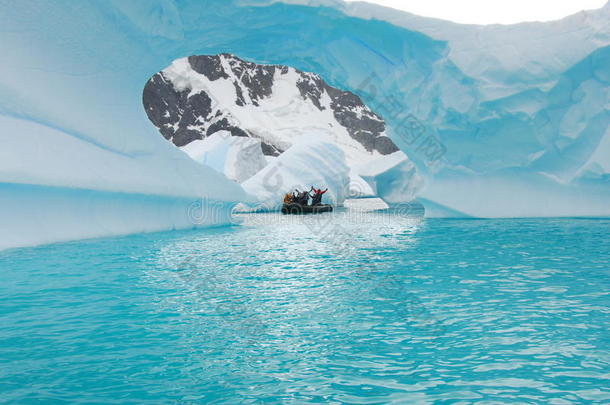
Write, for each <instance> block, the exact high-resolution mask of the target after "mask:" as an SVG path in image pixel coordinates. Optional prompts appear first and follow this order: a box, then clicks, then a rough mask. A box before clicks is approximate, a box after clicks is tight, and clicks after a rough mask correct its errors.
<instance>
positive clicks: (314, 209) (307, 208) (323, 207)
mask: <svg viewBox="0 0 610 405" xmlns="http://www.w3.org/2000/svg"><path fill="white" fill-rule="evenodd" d="M332 210H333V206H332V205H328V204H320V205H301V204H284V205H283V206H282V214H291V215H303V214H321V213H323V212H332Z"/></svg>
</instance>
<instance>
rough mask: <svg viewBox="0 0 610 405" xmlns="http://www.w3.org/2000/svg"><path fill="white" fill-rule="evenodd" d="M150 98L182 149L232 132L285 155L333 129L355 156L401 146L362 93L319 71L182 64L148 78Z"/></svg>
mask: <svg viewBox="0 0 610 405" xmlns="http://www.w3.org/2000/svg"><path fill="white" fill-rule="evenodd" d="M143 103H144V107H145V110H146V113H147V114H148V117H149V118H150V120H151V121H152V122H153V124H154V125H155V126H156V127H157V128H159V131H160V132H161V134H162V135H163V136H164V137H165V138H166V139H168V140H170V141H171V142H173V143H174V144H175V145H176V146H179V147H181V146H184V145H187V144H189V143H191V142H193V141H195V140H201V139H204V138H206V137H209V136H211V135H212V134H214V133H216V132H218V131H228V132H230V133H231V135H232V136H237V137H254V138H259V139H260V140H261V147H262V150H263V153H264V154H265V155H267V156H278V155H279V154H281V153H282V152H283V151H285V150H286V149H287V148H289V147H290V146H291V145H292V144H293V143H294V141H296V138H297V137H298V136H299V135H305V134H306V133H312V132H326V133H331V134H332V136H333V138H334V139H335V140H336V142H337V143H338V144H339V145H340V146H343V149H345V150H346V152H347V155H348V159H349V158H350V157H352V158H354V159H356V155H358V154H369V155H376V156H378V155H388V154H391V153H393V152H396V151H398V148H397V147H396V145H395V144H394V143H393V142H392V140H391V139H390V138H389V137H388V136H387V135H386V134H385V123H384V121H383V119H382V118H381V117H380V116H378V115H377V114H375V113H374V112H373V111H371V109H370V108H368V107H367V106H366V105H365V104H364V103H363V102H362V100H361V99H360V98H359V97H358V96H357V95H355V94H353V93H350V92H347V91H342V90H339V89H336V88H334V87H331V86H329V85H328V84H326V83H325V82H324V80H322V78H321V77H320V76H318V75H316V74H313V73H307V72H302V71H300V70H297V69H294V68H291V67H288V66H282V65H259V64H256V63H252V62H248V61H244V60H242V59H239V58H238V57H236V56H234V55H230V54H220V55H202V56H190V57H188V58H184V59H179V60H177V61H175V62H174V63H173V64H172V65H171V66H170V67H168V68H167V69H164V70H163V71H161V72H159V73H157V74H156V75H154V76H153V77H152V78H151V79H150V80H149V81H148V83H147V84H146V86H145V88H144V94H143ZM304 129H306V131H304Z"/></svg>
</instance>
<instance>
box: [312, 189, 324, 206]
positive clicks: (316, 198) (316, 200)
mask: <svg viewBox="0 0 610 405" xmlns="http://www.w3.org/2000/svg"><path fill="white" fill-rule="evenodd" d="M312 190H313V195H312V196H311V205H320V204H322V196H323V195H324V194H325V193H326V192H327V191H328V189H326V190H322V189H321V188H315V187H312Z"/></svg>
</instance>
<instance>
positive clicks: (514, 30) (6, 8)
mask: <svg viewBox="0 0 610 405" xmlns="http://www.w3.org/2000/svg"><path fill="white" fill-rule="evenodd" d="M609 20H610V4H607V5H606V6H605V7H603V8H601V9H599V10H591V11H586V12H582V13H579V14H576V15H573V16H570V17H567V18H565V19H563V20H560V21H555V22H549V23H524V24H516V25H510V26H489V27H480V26H474V25H460V24H453V23H450V22H446V21H440V20H434V19H429V18H422V17H417V16H413V15H410V14H408V13H401V12H397V11H393V10H390V9H387V8H384V7H380V6H374V5H369V4H363V3H356V4H347V3H344V2H342V1H338V0H332V1H331V0H328V1H296V0H291V1H285V2H278V1H268V0H233V1H211V2H208V3H206V4H205V5H202V3H201V2H200V1H198V0H182V1H174V0H149V1H119V0H109V1H105V2H79V3H78V4H75V3H74V2H72V1H67V0H65V1H61V0H56V1H34V0H23V1H19V2H8V1H3V2H1V3H0V31H1V35H0V51H1V52H2V56H3V63H2V64H1V65H0V88H1V89H2V91H1V92H0V117H1V121H0V129H1V130H0V143H1V144H2V147H1V148H0V153H1V154H2V156H1V159H0V183H1V184H2V189H3V200H2V201H3V202H7V201H8V202H7V204H8V205H6V206H9V207H11V210H12V212H10V214H9V213H7V212H6V211H8V209H4V212H3V214H2V215H3V218H2V219H3V220H4V219H6V217H7V216H9V215H10V221H9V222H8V223H9V224H11V225H10V226H8V227H2V230H1V231H0V240H1V241H2V242H1V243H0V246H1V247H12V246H22V245H27V244H35V243H39V242H40V241H45V242H51V241H58V240H68V239H73V238H78V237H86V236H91V235H96V236H102V235H105V234H124V233H129V232H139V231H141V230H142V229H143V228H142V226H141V225H142V224H141V223H132V222H131V221H132V220H131V218H132V215H131V212H133V211H130V209H127V205H128V204H132V203H133V206H134V207H136V206H138V205H140V203H141V202H142V201H144V200H143V199H146V197H147V196H150V197H151V199H150V200H147V201H148V204H151V205H150V207H151V209H152V208H153V207H157V208H158V209H160V210H163V209H165V208H164V207H169V206H174V205H173V204H169V201H175V203H176V205H175V206H177V207H182V208H176V210H178V211H180V210H181V209H188V208H187V207H188V205H189V204H187V203H186V201H187V200H192V199H196V200H200V199H202V198H203V199H205V200H206V201H210V202H213V201H219V202H221V203H223V204H225V203H226V204H227V207H228V206H230V205H231V204H233V203H236V202H239V201H244V200H248V196H247V195H246V194H245V193H244V191H243V189H242V188H241V187H240V186H239V185H238V184H237V183H235V182H233V181H231V180H229V179H227V178H226V177H225V176H223V175H221V174H219V173H217V172H216V171H214V170H212V169H209V168H206V167H204V166H202V165H200V164H197V163H196V162H194V161H193V160H192V159H190V158H189V157H188V156H186V155H185V154H184V153H182V152H181V151H180V150H178V149H177V148H175V147H174V146H173V145H172V144H170V143H169V142H167V141H166V140H165V139H163V138H162V137H161V136H160V135H159V134H158V132H157V130H156V128H155V127H154V126H153V125H152V124H151V123H150V121H149V120H148V118H147V115H146V112H145V111H144V109H143V107H142V92H143V89H144V86H145V84H146V83H147V80H148V79H149V78H151V77H152V76H153V75H154V74H156V73H157V72H159V71H161V70H162V69H164V68H165V67H167V66H169V65H170V64H171V63H172V61H174V60H177V59H179V58H184V57H187V56H189V55H215V54H221V53H225V52H226V53H231V54H233V55H238V56H240V57H243V58H246V59H247V60H252V61H255V62H257V63H268V64H284V65H287V66H292V67H294V68H296V69H299V70H301V71H305V72H316V73H317V74H318V75H320V76H321V77H323V78H324V79H325V80H326V81H327V82H328V83H329V85H331V86H336V87H337V88H341V89H345V90H349V91H351V92H353V93H355V94H357V95H358V96H360V97H361V98H362V100H363V101H364V102H365V103H366V104H367V105H368V106H371V108H373V110H374V111H376V112H378V113H379V114H381V115H382V116H383V118H384V119H385V122H386V124H387V127H388V128H387V133H388V135H389V136H390V137H391V138H392V140H393V141H394V142H395V144H396V145H397V146H398V147H399V148H400V149H401V150H402V151H404V152H405V153H406V154H407V155H408V156H409V158H410V159H411V160H412V161H413V162H414V164H415V165H416V166H417V169H418V170H419V172H420V173H421V175H422V177H423V178H424V181H425V185H424V186H423V188H422V191H421V196H422V197H423V198H424V199H426V200H427V201H430V202H431V203H432V204H436V205H437V206H442V207H446V210H444V212H461V213H464V214H465V215H469V216H479V217H483V216H484V217H498V216H533V215H542V216H557V215H584V216H608V215H610V204H608V202H609V201H610V190H609V188H608V182H607V175H608V167H610V162H609V161H608V154H607V153H606V148H607V145H608V138H609V137H610V130H609V124H610V113H609V110H610V107H609V106H610V105H609V103H608V99H609V85H610V78H609V76H608V72H609V71H610V26H609V25H608V21H609ZM278 21H281V22H282V23H281V24H278ZM414 127H417V129H418V130H417V131H413V128H414ZM430 145H433V146H436V148H432V149H431V148H430V147H429V146H430ZM439 152H440V153H439ZM278 159H279V158H278ZM255 177H256V176H255ZM252 179H253V178H252ZM252 179H250V180H252ZM20 186H23V187H26V188H27V187H30V186H31V187H33V188H31V189H29V190H28V191H27V193H26V191H25V190H26V189H25V188H20ZM65 190H69V191H70V192H76V193H82V194H79V195H81V196H84V195H87V196H89V197H87V198H85V199H82V198H81V199H78V198H75V197H74V196H75V194H72V193H60V194H61V197H60V196H59V194H57V196H58V197H57V198H60V200H61V201H62V204H63V202H66V203H67V204H68V203H69V204H77V201H81V203H79V206H78V207H75V206H73V208H74V209H73V212H74V213H75V214H74V216H73V217H70V216H66V215H65V212H63V211H61V210H60V209H59V207H61V206H63V205H62V204H59V203H57V204H53V205H48V207H47V209H46V210H45V216H44V218H43V219H42V220H43V221H48V223H49V224H51V223H55V224H58V223H61V222H62V221H68V222H69V223H67V224H66V227H67V228H71V229H73V231H71V232H67V233H65V232H63V231H60V230H59V229H56V228H58V227H48V228H40V229H45V230H44V231H40V232H44V235H43V236H42V237H35V236H33V235H35V234H36V229H39V228H36V226H35V225H33V222H32V221H31V207H30V208H28V209H26V208H25V205H22V204H19V203H18V202H19V201H25V200H27V201H30V199H32V198H34V199H36V200H37V201H42V202H43V203H42V204H41V205H45V204H44V201H46V200H47V198H50V197H49V196H50V195H52V194H54V193H55V192H57V191H65ZM97 192H100V193H105V192H107V193H111V194H112V195H113V196H116V195H117V194H116V193H120V195H121V198H119V199H117V200H115V203H114V207H115V209H114V210H113V211H112V212H110V211H109V212H107V214H104V215H105V217H106V218H107V220H106V221H104V222H113V223H119V222H124V224H123V225H121V226H120V227H114V226H113V227H110V228H109V229H107V230H104V229H102V228H96V230H93V229H86V228H87V227H88V225H87V224H88V223H89V222H90V218H92V217H93V216H94V215H95V213H94V212H90V213H88V211H87V208H86V207H87V204H88V203H85V202H84V201H85V200H88V201H92V199H93V200H95V199H96V198H98V196H101V194H97ZM34 194H35V195H34ZM99 198H100V199H99V200H97V201H98V202H101V201H103V198H101V197H99ZM165 198H168V199H169V200H165ZM337 198H338V197H337ZM161 199H163V201H165V202H164V203H158V204H157V203H155V202H154V201H155V200H156V201H157V202H158V201H161ZM185 199H186V200H185ZM56 201H59V200H56ZM98 202H93V203H92V204H91V205H92V206H99V205H100V204H101V203H100V204H98ZM69 204H68V205H66V206H69ZM83 204H84V205H83ZM155 204H157V205H155ZM22 206H23V207H24V208H23V209H21V208H20V207H22ZM122 207H124V208H125V209H122ZM77 208H79V209H77ZM172 209H173V208H172ZM227 209H228V208H227ZM178 211H176V212H178ZM164 218H166V219H164V220H160V219H159V220H158V219H155V218H154V216H152V218H151V219H150V223H149V224H147V226H146V229H147V230H162V229H172V228H174V227H176V228H181V227H186V226H190V225H188V224H186V223H184V222H181V221H178V220H174V219H172V218H174V217H173V216H171V215H168V216H165V217H164ZM111 219H112V221H111ZM27 224H30V225H27ZM21 226H23V229H21V230H20V227H21ZM27 226H29V227H31V228H30V229H31V230H32V231H31V232H26V231H25V229H26V228H27ZM15 232H21V234H22V235H25V236H23V237H22V238H21V239H19V240H18V241H17V240H15V239H13V238H12V236H11V235H12V234H13V233H15ZM28 234H30V235H31V236H27V235H28Z"/></svg>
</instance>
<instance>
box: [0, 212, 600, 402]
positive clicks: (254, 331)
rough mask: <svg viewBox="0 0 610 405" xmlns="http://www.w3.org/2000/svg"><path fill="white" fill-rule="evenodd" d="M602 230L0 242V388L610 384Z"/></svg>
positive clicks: (279, 231)
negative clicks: (11, 245)
mask: <svg viewBox="0 0 610 405" xmlns="http://www.w3.org/2000/svg"><path fill="white" fill-rule="evenodd" d="M609 230H610V221H609V220H583V219H518V220H431V219H429V220H425V221H424V220H422V219H421V218H420V217H419V216H418V215H417V214H413V212H408V211H404V212H398V213H392V214H380V213H374V212H359V213H356V214H354V212H353V211H348V212H337V213H333V214H324V215H320V216H316V217H311V216H309V217H298V218H297V217H282V216H279V215H274V214H267V215H261V214H257V215H247V216H245V217H244V224H243V225H241V226H234V227H225V228H217V229H208V230H197V231H185V232H169V233H157V234H148V235H136V236H129V237H121V238H109V239H99V240H88V241H80V242H72V243H63V244H56V245H50V246H43V247H36V248H28V249H20V250H12V251H5V252H0V269H1V273H0V320H1V329H0V397H1V398H2V400H3V401H5V402H7V403H15V404H17V403H18V404H29V403H77V404H78V403H83V404H84V403H87V404H90V403H140V404H143V403H151V404H199V403H231V404H234V403H288V404H297V403H299V404H300V403H337V404H338V403H353V404H380V403H422V404H423V403H433V402H437V403H499V402H501V403H540V404H542V403H551V404H567V403H595V402H597V403H607V402H608V401H610V389H609V387H610V381H609V380H610V333H609V332H608V329H609V328H610V296H609V294H610V291H609V286H610V265H609V256H610V241H608V238H607V236H608V231H609Z"/></svg>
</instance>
